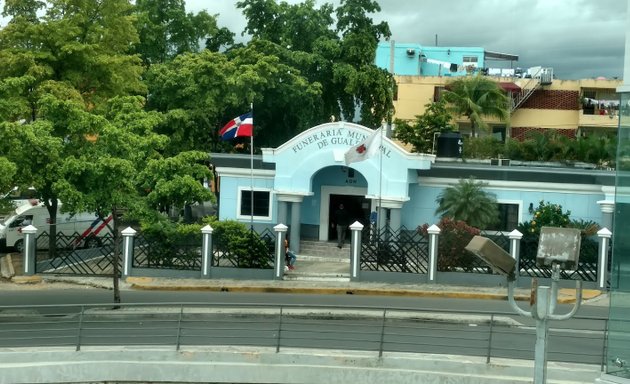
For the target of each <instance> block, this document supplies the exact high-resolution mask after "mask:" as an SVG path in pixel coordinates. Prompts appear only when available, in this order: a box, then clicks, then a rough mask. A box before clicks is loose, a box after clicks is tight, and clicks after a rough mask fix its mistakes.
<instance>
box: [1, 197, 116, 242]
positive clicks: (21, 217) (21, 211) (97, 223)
mask: <svg viewBox="0 0 630 384" xmlns="http://www.w3.org/2000/svg"><path fill="white" fill-rule="evenodd" d="M59 208H61V203H60V204H59ZM111 220H112V216H111V215H109V216H108V217H107V218H106V219H105V220H104V221H103V220H101V219H100V218H99V217H98V216H96V215H95V214H94V213H75V214H72V215H71V214H69V213H61V212H59V213H57V224H56V226H57V234H58V235H59V234H61V235H63V236H66V237H68V238H70V237H73V236H74V239H73V243H72V246H73V247H88V248H94V247H98V246H100V244H101V240H100V238H99V236H104V235H105V234H109V233H111V231H110V230H109V227H108V224H109V223H110V221H111ZM29 225H33V226H35V227H36V228H37V233H36V237H37V236H39V235H40V234H42V233H43V232H49V230H50V215H49V214H48V210H47V209H46V206H44V204H43V203H40V202H38V201H33V202H32V203H30V204H23V205H20V206H19V207H17V208H16V209H15V211H13V212H12V213H11V214H10V215H8V216H7V218H6V219H5V220H4V222H0V248H4V247H9V248H13V249H15V250H16V251H17V252H22V251H23V249H24V234H23V233H22V229H23V228H25V227H27V226H29ZM47 240H48V238H47V237H45V238H42V239H40V240H39V241H38V243H37V246H38V248H43V249H46V248H48V241H47Z"/></svg>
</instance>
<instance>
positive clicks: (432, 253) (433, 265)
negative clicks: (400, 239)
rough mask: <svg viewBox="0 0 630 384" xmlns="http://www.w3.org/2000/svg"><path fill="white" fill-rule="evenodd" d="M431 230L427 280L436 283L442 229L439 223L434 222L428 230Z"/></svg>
mask: <svg viewBox="0 0 630 384" xmlns="http://www.w3.org/2000/svg"><path fill="white" fill-rule="evenodd" d="M427 232H429V267H428V268H427V272H428V274H429V276H428V278H427V281H428V282H429V283H435V280H436V278H437V262H438V237H439V236H440V232H442V230H441V229H440V227H438V226H437V225H435V224H433V225H432V226H430V227H429V229H428V230H427Z"/></svg>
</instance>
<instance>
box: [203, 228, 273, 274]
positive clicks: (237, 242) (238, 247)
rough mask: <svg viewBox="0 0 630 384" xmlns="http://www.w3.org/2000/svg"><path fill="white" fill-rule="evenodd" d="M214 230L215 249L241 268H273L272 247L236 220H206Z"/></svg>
mask: <svg viewBox="0 0 630 384" xmlns="http://www.w3.org/2000/svg"><path fill="white" fill-rule="evenodd" d="M204 222H205V223H207V224H210V226H211V227H212V228H213V229H214V231H213V233H212V239H213V240H212V241H213V245H214V247H215V249H217V250H220V251H221V252H223V253H224V254H225V255H226V256H227V257H229V258H230V259H231V260H232V262H233V263H234V264H235V265H236V266H237V267H239V268H271V266H272V265H273V253H272V252H270V247H271V245H270V244H269V243H268V242H267V241H265V240H263V239H261V238H260V236H258V233H256V232H254V231H251V230H249V229H248V228H247V227H246V226H245V224H243V223H240V222H238V221H235V220H223V221H218V220H217V219H216V218H214V217H212V218H209V219H205V220H204Z"/></svg>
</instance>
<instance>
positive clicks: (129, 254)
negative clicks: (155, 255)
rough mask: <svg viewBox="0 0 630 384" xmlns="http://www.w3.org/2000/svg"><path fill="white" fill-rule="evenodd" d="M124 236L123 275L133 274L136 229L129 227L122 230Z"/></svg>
mask: <svg viewBox="0 0 630 384" xmlns="http://www.w3.org/2000/svg"><path fill="white" fill-rule="evenodd" d="M120 234H121V235H122V237H123V270H122V277H123V278H124V277H129V276H131V268H132V267H133V238H134V237H135V236H136V230H135V229H133V228H131V227H127V228H125V229H123V230H122V232H120Z"/></svg>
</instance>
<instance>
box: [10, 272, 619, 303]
mask: <svg viewBox="0 0 630 384" xmlns="http://www.w3.org/2000/svg"><path fill="white" fill-rule="evenodd" d="M58 284H60V285H62V286H63V288H62V289H68V288H71V287H72V285H81V286H88V287H94V288H104V289H112V287H113V281H112V279H111V278H108V277H75V276H52V275H46V276H43V275H42V276H16V277H14V278H13V279H12V280H11V283H8V282H5V284H2V285H0V289H2V290H4V289H5V288H8V287H7V285H11V286H12V288H9V289H20V288H26V289H37V288H42V289H46V288H49V289H50V288H55V285H58ZM120 287H121V289H124V290H131V289H137V290H164V291H176V290H179V291H215V292H272V293H293V294H317V295H370V296H407V297H444V298H459V299H494V300H507V288H505V287H474V286H454V285H441V284H391V283H372V282H326V281H299V280H293V281H276V280H272V281H267V280H231V279H210V280H202V279H174V278H153V277H128V278H127V279H121V280H120ZM582 296H583V303H585V304H591V305H608V295H607V294H602V292H601V291H599V290H593V289H585V290H583V292H582ZM514 297H515V299H516V300H519V301H529V300H530V290H529V289H524V288H517V289H515V292H514ZM558 302H559V303H561V304H569V303H574V302H575V289H560V290H559V292H558Z"/></svg>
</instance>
